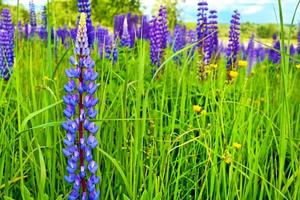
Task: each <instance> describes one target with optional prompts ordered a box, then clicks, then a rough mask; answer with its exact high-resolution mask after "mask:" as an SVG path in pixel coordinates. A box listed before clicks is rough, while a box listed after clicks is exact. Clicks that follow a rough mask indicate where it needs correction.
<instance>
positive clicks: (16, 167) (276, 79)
mask: <svg viewBox="0 0 300 200" xmlns="http://www.w3.org/2000/svg"><path fill="white" fill-rule="evenodd" d="M279 3H280V1H279ZM279 5H280V4H279ZM280 18H281V20H282V17H280ZM53 19H54V18H53ZM281 24H283V21H282V22H281ZM49 27H50V25H49ZM282 27H283V26H281V28H282ZM48 30H50V29H49V28H48ZM282 38H284V37H282ZM281 42H282V44H284V43H286V42H288V41H284V39H283V40H282V41H281ZM58 45H59V46H58V52H57V55H58V56H57V58H55V53H54V44H52V43H51V41H50V40H48V42H42V41H40V40H37V39H35V38H33V39H31V40H28V41H27V40H23V39H17V42H16V58H15V66H14V74H13V76H12V78H11V79H10V80H9V81H8V82H6V81H4V80H2V79H0V88H1V93H0V141H1V142H0V199H5V200H10V199H26V200H27V199H38V200H45V199H66V197H67V194H68V193H69V191H70V185H68V184H67V183H66V182H65V181H64V180H63V176H64V174H65V167H66V159H65V157H64V156H63V154H62V148H63V142H62V140H63V138H64V137H65V131H63V130H62V128H61V123H62V122H63V121H64V120H65V119H64V116H63V108H64V105H63V103H62V100H61V99H62V96H63V95H64V94H65V93H64V91H63V85H64V84H65V83H66V82H67V78H66V76H65V74H64V70H65V69H66V68H67V67H69V65H70V64H69V61H68V58H69V57H70V56H71V55H72V54H73V46H71V47H70V48H69V49H66V48H64V47H63V46H62V45H61V44H58ZM281 46H284V45H281ZM188 48H189V47H187V48H185V49H183V50H182V51H181V52H178V53H177V54H174V53H173V52H172V51H171V49H170V48H169V49H168V51H167V53H166V55H165V57H166V61H165V62H164V63H163V64H162V66H161V68H160V70H159V71H157V73H156V74H155V77H153V76H152V74H151V73H150V72H151V66H150V58H149V44H148V42H145V41H142V40H140V41H137V45H136V48H134V49H126V48H124V49H120V57H119V60H118V62H116V63H114V64H113V63H112V62H110V61H108V60H106V59H100V57H99V56H98V55H97V54H96V53H95V52H97V51H96V50H97V49H95V51H93V55H92V57H93V58H94V59H95V61H96V70H97V71H98V72H99V74H100V76H99V78H98V83H99V84H100V86H99V90H98V92H97V94H96V96H97V97H98V98H99V100H100V103H99V105H98V107H97V109H98V112H99V115H98V117H97V119H96V120H95V121H96V122H97V124H98V125H99V126H100V131H99V134H98V136H97V137H98V140H99V147H98V148H97V149H96V152H95V154H94V157H95V161H96V162H97V163H99V165H100V169H99V170H98V175H99V176H100V177H101V183H100V190H101V199H107V200H108V199H110V200H115V199H116V200H117V199H124V200H128V199H132V200H136V199H141V200H160V199H161V200H165V199H187V200H189V199H199V200H200V199H300V191H299V188H300V164H299V161H300V160H299V159H300V158H299V153H300V135H299V133H300V108H299V105H300V104H299V102H300V88H299V85H300V79H299V78H300V71H299V70H298V69H296V67H295V62H296V61H294V60H290V58H289V56H288V55H287V54H286V53H285V52H284V51H283V50H282V52H281V54H282V58H283V59H282V61H281V63H280V64H279V65H277V66H276V65H273V64H270V62H269V61H267V60H266V61H264V62H263V63H260V64H258V65H257V66H256V67H255V69H254V72H253V73H252V74H251V76H248V77H247V76H246V69H244V68H241V69H239V71H238V73H239V76H238V78H237V80H235V81H234V82H232V83H230V84H227V83H226V68H225V65H226V60H225V59H224V58H222V59H221V60H220V61H219V63H218V68H217V70H215V71H212V72H211V73H210V75H209V77H208V80H206V81H199V79H198V74H197V70H198V64H197V63H198V61H199V59H200V58H199V56H198V55H195V57H194V59H191V58H190V57H187V56H185V54H186V53H185V52H186V51H187V49H188ZM180 53H183V57H182V59H181V62H180V63H178V62H177V61H175V60H174V57H176V56H177V55H179V54H180ZM298 59H299V58H298ZM296 60H297V58H296ZM193 105H199V106H201V108H202V112H200V113H198V112H196V111H195V110H193Z"/></svg>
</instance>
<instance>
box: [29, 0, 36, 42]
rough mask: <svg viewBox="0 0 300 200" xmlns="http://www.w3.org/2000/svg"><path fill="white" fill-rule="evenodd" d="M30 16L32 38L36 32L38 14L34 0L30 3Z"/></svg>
mask: <svg viewBox="0 0 300 200" xmlns="http://www.w3.org/2000/svg"><path fill="white" fill-rule="evenodd" d="M29 14H30V36H31V37H33V36H34V34H35V31H36V26H37V23H36V12H35V5H34V3H33V0H30V2H29Z"/></svg>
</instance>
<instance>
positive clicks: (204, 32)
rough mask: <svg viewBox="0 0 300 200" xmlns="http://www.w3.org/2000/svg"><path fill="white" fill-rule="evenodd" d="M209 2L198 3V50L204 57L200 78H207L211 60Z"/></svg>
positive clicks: (200, 67) (201, 0) (200, 68)
mask: <svg viewBox="0 0 300 200" xmlns="http://www.w3.org/2000/svg"><path fill="white" fill-rule="evenodd" d="M207 11H208V4H207V1H206V0H200V1H199V3H198V14H197V16H198V19H197V37H198V42H199V43H198V50H199V55H200V56H201V57H202V59H203V62H201V63H200V66H199V78H200V79H201V80H205V79H206V77H207V72H206V67H207V65H208V64H209V62H210V57H211V55H210V54H211V53H210V49H211V46H210V45H211V44H210V37H209V29H208V28H209V27H208V18H207Z"/></svg>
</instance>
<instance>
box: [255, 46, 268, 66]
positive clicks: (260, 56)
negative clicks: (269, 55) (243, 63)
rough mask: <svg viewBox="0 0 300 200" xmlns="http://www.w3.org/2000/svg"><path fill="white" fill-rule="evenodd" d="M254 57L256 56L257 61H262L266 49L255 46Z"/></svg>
mask: <svg viewBox="0 0 300 200" xmlns="http://www.w3.org/2000/svg"><path fill="white" fill-rule="evenodd" d="M255 51H256V58H257V62H262V61H264V60H265V58H266V51H265V49H264V48H263V47H262V46H261V45H259V46H258V47H257V48H256V50H255Z"/></svg>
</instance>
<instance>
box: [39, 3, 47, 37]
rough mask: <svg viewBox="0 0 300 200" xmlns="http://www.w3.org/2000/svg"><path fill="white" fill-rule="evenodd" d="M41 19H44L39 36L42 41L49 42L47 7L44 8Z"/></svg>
mask: <svg viewBox="0 0 300 200" xmlns="http://www.w3.org/2000/svg"><path fill="white" fill-rule="evenodd" d="M41 18H42V26H41V27H40V30H39V36H40V38H41V39H42V40H47V37H48V33H47V8H46V6H43V9H42V15H41Z"/></svg>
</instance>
